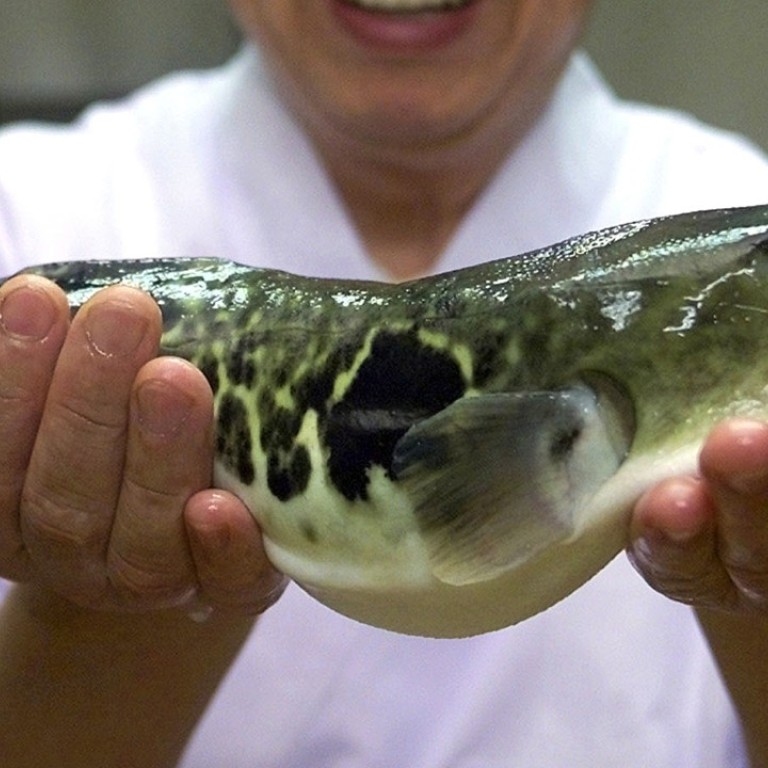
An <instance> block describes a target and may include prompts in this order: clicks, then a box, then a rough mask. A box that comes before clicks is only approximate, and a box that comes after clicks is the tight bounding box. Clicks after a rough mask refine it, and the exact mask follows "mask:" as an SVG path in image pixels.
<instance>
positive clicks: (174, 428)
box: [136, 381, 192, 436]
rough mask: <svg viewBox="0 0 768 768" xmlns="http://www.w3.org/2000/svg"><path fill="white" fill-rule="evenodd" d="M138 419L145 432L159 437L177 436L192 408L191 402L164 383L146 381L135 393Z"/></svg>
mask: <svg viewBox="0 0 768 768" xmlns="http://www.w3.org/2000/svg"><path fill="white" fill-rule="evenodd" d="M136 400H137V403H138V407H139V412H138V419H139V423H140V424H141V426H142V428H143V429H145V430H146V431H147V432H150V433H152V434H155V435H161V436H171V435H174V434H177V433H178V432H179V431H180V430H181V428H182V427H183V426H184V423H185V422H186V420H187V418H188V417H189V413H190V410H191V408H192V400H191V399H190V398H189V397H187V396H186V395H184V394H183V393H180V392H178V390H176V389H175V388H172V387H170V386H169V385H168V384H167V383H166V382H164V381H148V382H145V383H144V384H142V385H141V386H140V387H139V389H138V392H137V393H136Z"/></svg>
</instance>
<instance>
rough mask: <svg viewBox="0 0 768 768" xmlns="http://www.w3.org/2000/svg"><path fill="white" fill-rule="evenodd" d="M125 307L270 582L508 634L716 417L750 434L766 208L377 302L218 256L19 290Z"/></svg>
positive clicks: (468, 629) (611, 542)
mask: <svg viewBox="0 0 768 768" xmlns="http://www.w3.org/2000/svg"><path fill="white" fill-rule="evenodd" d="M25 272H27V273H34V274H37V275H42V276H44V277H46V278H49V279H51V280H53V281H55V282H56V283H58V284H59V285H60V286H61V287H62V288H63V289H64V291H65V292H66V293H67V296H68V298H69V301H70V305H71V307H72V311H73V312H76V311H77V309H78V308H79V307H80V306H82V305H83V304H84V303H85V302H87V301H88V300H89V299H90V297H91V296H92V295H93V294H94V293H95V292H96V291H98V290H99V289H101V288H103V287H105V286H107V285H112V284H116V283H123V284H130V285H133V286H136V287H138V288H141V289H142V290H145V291H147V292H148V293H150V294H151V295H152V296H153V297H154V299H155V300H156V301H157V302H158V304H159V305H160V307H161V309H162V312H163V322H164V330H163V336H162V354H167V355H178V356H181V357H183V358H185V359H187V360H189V361H191V362H192V363H193V364H194V365H196V366H197V367H198V368H199V369H200V370H201V371H202V372H203V374H205V376H206V378H207V380H208V382H209V383H210V386H211V389H212V391H213V393H214V399H215V420H216V438H215V439H216V459H215V472H214V478H215V483H216V484H217V486H219V487H222V488H225V489H229V490H231V491H233V492H234V493H236V494H237V495H238V496H240V498H242V499H243V501H244V502H245V503H246V504H247V505H248V507H249V509H250V510H251V512H252V514H253V515H254V517H255V518H256V520H257V521H258V524H259V525H260V527H261V530H262V532H263V535H264V541H265V547H266V551H267V554H268V556H269V558H270V559H271V561H272V562H273V563H274V565H275V566H276V567H277V568H278V569H280V570H281V571H283V572H284V573H285V574H287V575H288V576H289V577H290V578H291V579H293V580H294V581H295V582H296V583H297V584H298V585H299V586H300V587H302V588H303V589H304V590H306V592H308V593H309V594H310V595H312V596H313V597H315V598H316V599H317V600H319V601H320V602H321V603H323V604H324V605H326V606H328V607H329V608H331V609H334V610H336V611H338V612H340V613H342V614H344V615H345V616H348V617H350V618H352V619H355V620H357V621H361V622H364V623H367V624H371V625H373V626H376V627H381V628H384V629H387V630H392V631H395V632H400V633H405V634H412V635H423V636H430V637H465V636H470V635H476V634H480V633H485V632H490V631H494V630H498V629H501V628H504V627H507V626H511V625H513V624H516V623H518V622H520V621H523V620H525V619H528V618H530V617H532V616H534V615H535V614H537V613H539V612H540V611H542V610H545V609H547V608H549V607H551V606H552V605H554V604H555V603H557V602H558V601H560V600H562V599H563V598H565V597H566V596H568V595H569V594H571V593H572V592H573V591H575V590H576V589H578V588H579V587H581V586H582V585H583V584H584V583H585V582H587V581H588V580H589V579H590V578H591V577H592V576H594V575H595V574H596V573H597V572H598V571H599V570H601V569H602V568H603V567H604V566H605V565H606V564H607V563H608V562H610V561H611V560H612V559H613V558H614V557H616V555H617V554H619V553H620V552H621V550H622V549H624V548H625V547H626V545H627V543H628V530H629V521H630V516H631V510H632V507H633V504H634V503H635V501H636V500H637V499H638V497H639V496H640V495H641V494H642V493H643V491H644V490H645V489H647V488H649V487H650V486H651V485H653V484H655V483H657V482H658V481H659V480H661V479H662V478H664V477H668V476H671V475H675V474H679V473H688V472H693V471H695V469H696V463H697V456H698V453H699V450H700V448H701V446H702V444H703V441H704V439H705V437H706V435H707V433H708V432H709V430H710V429H711V427H712V426H713V425H714V424H715V423H716V422H717V421H718V420H720V419H723V418H726V417H729V416H736V415H743V416H754V417H759V418H766V417H768V389H767V385H768V333H766V332H765V330H764V327H765V325H766V323H767V322H768V206H756V207H750V208H733V209H722V210H712V211H696V212H691V213H685V214H680V215H675V216H669V217H663V218H655V219H646V220H643V221H637V222H631V223H628V224H623V225H620V226H614V227H611V228H607V229H602V230H598V231H594V232H591V233H588V234H585V235H581V236H579V237H574V238H572V239H569V240H566V241H564V242H561V243H558V244H555V245H552V246H549V247H547V248H543V249H541V250H537V251H533V252H530V253H526V254H523V255H518V256H514V257H511V258H505V259H500V260H494V261H488V262H486V263H483V264H480V265H478V266H472V267H468V268H465V269H461V270H458V271H454V272H447V273H443V274H438V275H435V276H429V277H424V278H421V279H417V280H413V281H410V282H405V283H397V284H388V283H378V282H363V281H349V280H330V279H320V278H312V277H305V276H300V275H294V274H289V273H286V272H280V271H275V270H270V269H258V268H253V267H249V266H245V265H242V264H237V263H234V262H231V261H227V260H223V259H218V258H181V259H148V260H102V261H93V260H86V261H72V262H64V263H59V264H49V265H43V266H37V267H33V268H30V269H27V270H25Z"/></svg>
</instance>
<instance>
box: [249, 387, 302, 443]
mask: <svg viewBox="0 0 768 768" xmlns="http://www.w3.org/2000/svg"><path fill="white" fill-rule="evenodd" d="M269 401H270V398H268V397H262V399H261V401H260V403H261V409H260V415H261V418H260V421H261V432H260V434H259V439H260V441H261V447H262V449H263V450H264V453H266V454H269V453H271V452H273V451H286V450H289V449H290V448H291V447H292V446H293V444H294V441H295V439H296V436H297V435H298V434H299V430H300V429H301V423H302V421H303V419H304V413H303V412H301V411H298V410H294V409H288V408H282V407H280V406H278V405H277V404H276V403H275V402H274V401H273V400H272V401H271V404H270V407H267V405H266V404H267V402H269Z"/></svg>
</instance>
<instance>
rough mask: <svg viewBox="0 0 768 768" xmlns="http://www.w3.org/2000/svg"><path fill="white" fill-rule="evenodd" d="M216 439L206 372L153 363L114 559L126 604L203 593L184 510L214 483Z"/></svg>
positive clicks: (138, 415) (138, 417) (115, 579)
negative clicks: (199, 589) (193, 592)
mask: <svg viewBox="0 0 768 768" xmlns="http://www.w3.org/2000/svg"><path fill="white" fill-rule="evenodd" d="M212 435H213V395H212V393H211V389H210V387H209V385H208V382H207V381H206V380H205V377H204V376H203V375H202V374H201V373H200V371H198V370H197V369H196V368H194V367H193V366H192V365H191V364H189V363H187V362H185V361H183V360H178V359H175V358H160V359H156V360H152V361H150V362H149V363H148V364H147V365H145V366H144V368H142V370H141V371H140V373H139V375H138V376H137V379H136V382H135V385H134V390H133V395H132V400H131V418H130V426H129V432H128V446H127V452H126V464H125V472H124V476H123V484H122V489H121V492H120V499H119V502H118V507H117V515H116V518H115V524H114V527H113V529H112V535H111V538H110V545H109V555H108V561H107V562H108V567H109V575H110V581H111V583H112V586H113V587H114V589H115V591H116V593H117V595H118V596H119V599H120V602H121V603H122V604H123V605H124V606H128V607H144V608H149V607H151V608H161V607H165V606H169V605H174V604H178V603H179V602H182V601H183V600H184V599H185V598H188V596H189V594H190V593H191V592H192V591H194V590H195V588H196V586H197V580H196V577H195V572H194V567H193V563H192V557H191V555H190V552H189V546H188V539H187V534H186V530H185V527H184V521H183V516H182V513H183V509H184V505H185V503H186V502H187V500H188V499H189V497H190V496H192V494H194V493H195V492H196V491H199V490H200V489H202V488H207V487H209V486H210V483H211V468H212V464H213V436H212Z"/></svg>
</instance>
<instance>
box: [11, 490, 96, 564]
mask: <svg viewBox="0 0 768 768" xmlns="http://www.w3.org/2000/svg"><path fill="white" fill-rule="evenodd" d="M21 527H22V536H23V539H24V540H25V542H26V543H27V546H28V547H29V546H32V547H34V545H35V544H37V543H41V542H42V543H44V544H45V546H46V547H55V548H57V549H64V550H89V551H91V550H94V549H96V548H98V547H100V546H101V536H102V530H101V526H100V525H99V524H98V522H97V517H96V515H94V512H93V502H92V500H86V499H84V498H81V499H79V500H73V502H71V503H64V502H63V501H62V500H61V499H60V498H56V499H54V498H51V497H50V496H48V495H46V494H43V493H35V492H34V491H32V490H30V489H25V491H24V493H23V496H22V505H21Z"/></svg>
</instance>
